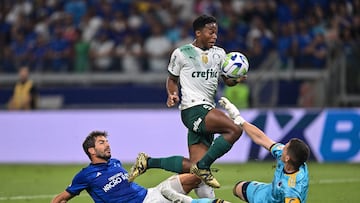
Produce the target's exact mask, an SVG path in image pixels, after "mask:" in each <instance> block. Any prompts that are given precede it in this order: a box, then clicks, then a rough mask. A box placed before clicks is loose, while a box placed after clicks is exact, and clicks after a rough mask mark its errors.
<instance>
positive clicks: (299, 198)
mask: <svg viewBox="0 0 360 203" xmlns="http://www.w3.org/2000/svg"><path fill="white" fill-rule="evenodd" d="M283 148H284V145H283V144H280V143H277V144H275V145H274V146H273V147H271V150H270V151H271V154H272V155H273V156H274V157H275V158H276V160H277V164H276V169H275V173H274V178H273V181H272V182H271V183H260V182H256V181H252V182H251V183H250V184H249V186H248V188H247V190H246V192H247V198H248V200H249V202H250V203H305V202H306V199H307V194H308V188H309V177H308V175H309V173H308V169H307V165H306V163H305V164H303V165H302V166H301V167H300V169H299V170H298V171H297V172H295V173H291V174H288V173H286V172H285V171H284V166H285V163H284V162H283V161H281V155H282V152H283Z"/></svg>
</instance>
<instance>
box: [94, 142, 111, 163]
mask: <svg viewBox="0 0 360 203" xmlns="http://www.w3.org/2000/svg"><path fill="white" fill-rule="evenodd" d="M95 153H96V157H98V158H101V159H105V160H108V159H110V158H111V150H110V144H109V141H108V140H107V139H106V137H104V136H99V137H97V138H96V141H95Z"/></svg>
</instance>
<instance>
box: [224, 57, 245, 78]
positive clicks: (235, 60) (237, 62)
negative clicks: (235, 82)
mask: <svg viewBox="0 0 360 203" xmlns="http://www.w3.org/2000/svg"><path fill="white" fill-rule="evenodd" d="M248 70H249V61H248V59H247V58H246V56H245V55H244V54H242V53H240V52H230V53H228V54H226V58H225V61H224V63H223V65H222V66H221V71H222V73H223V75H225V76H226V77H228V78H239V77H241V76H244V75H246V74H247V72H248Z"/></svg>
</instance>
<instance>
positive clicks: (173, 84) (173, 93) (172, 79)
mask: <svg viewBox="0 0 360 203" xmlns="http://www.w3.org/2000/svg"><path fill="white" fill-rule="evenodd" d="M166 91H167V95H168V98H167V101H166V105H167V107H173V106H174V105H176V104H177V103H178V102H179V101H180V98H179V88H178V77H176V76H173V75H171V74H169V77H168V78H167V80H166Z"/></svg>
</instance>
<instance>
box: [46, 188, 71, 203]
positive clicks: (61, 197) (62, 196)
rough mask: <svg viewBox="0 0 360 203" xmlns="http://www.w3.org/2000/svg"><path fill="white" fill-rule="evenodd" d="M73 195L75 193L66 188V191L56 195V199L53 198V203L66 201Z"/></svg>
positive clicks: (64, 202)
mask: <svg viewBox="0 0 360 203" xmlns="http://www.w3.org/2000/svg"><path fill="white" fill-rule="evenodd" d="M73 197H74V195H72V194H70V193H69V192H68V191H66V190H65V191H64V192H62V193H60V194H58V195H56V196H55V197H54V199H52V200H51V203H66V202H67V201H69V200H70V199H71V198H73Z"/></svg>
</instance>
